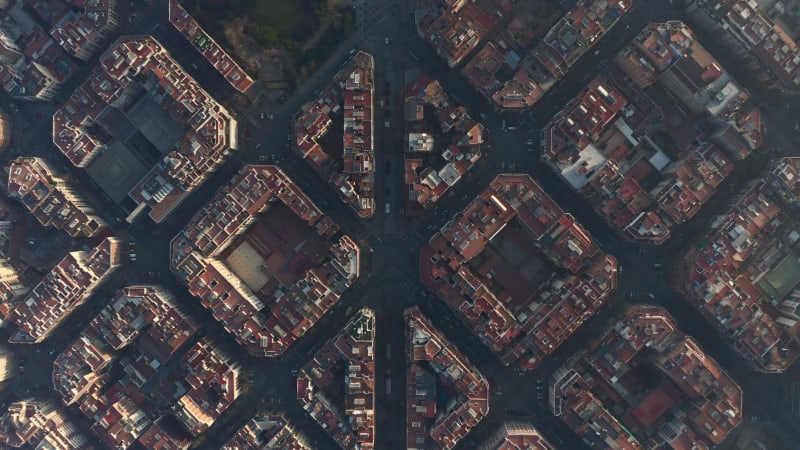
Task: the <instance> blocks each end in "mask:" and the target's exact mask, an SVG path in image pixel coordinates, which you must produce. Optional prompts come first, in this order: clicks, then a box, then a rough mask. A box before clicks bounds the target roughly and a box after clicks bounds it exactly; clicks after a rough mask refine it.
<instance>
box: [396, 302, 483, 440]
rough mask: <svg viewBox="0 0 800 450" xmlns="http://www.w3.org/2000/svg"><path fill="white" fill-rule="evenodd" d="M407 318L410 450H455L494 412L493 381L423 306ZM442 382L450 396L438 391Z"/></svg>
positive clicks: (407, 427)
mask: <svg viewBox="0 0 800 450" xmlns="http://www.w3.org/2000/svg"><path fill="white" fill-rule="evenodd" d="M403 317H404V318H405V321H406V349H405V350H406V448H408V450H428V449H443V450H447V449H451V448H453V447H455V446H456V445H457V444H458V442H459V441H460V440H461V439H463V438H464V437H465V436H466V435H467V434H469V432H470V431H471V430H472V429H473V428H474V427H475V426H476V425H477V424H478V423H480V422H481V421H482V420H483V419H484V418H485V417H486V416H487V415H488V414H489V382H488V381H487V380H486V378H485V377H484V376H483V375H482V374H481V373H480V372H479V371H478V370H477V369H476V368H475V366H474V365H473V364H472V363H471V362H470V361H469V360H468V359H467V358H466V357H465V356H464V355H463V354H462V353H461V352H460V351H458V349H457V348H455V346H454V345H453V344H452V343H450V341H448V340H447V338H445V337H444V335H443V334H442V332H441V331H439V330H438V329H436V328H435V327H434V326H433V324H431V322H430V320H429V319H428V318H427V317H425V316H424V315H423V314H422V312H421V311H420V310H419V308H418V307H416V306H415V307H412V308H409V309H406V310H405V311H404V312H403ZM437 379H438V381H437ZM440 383H441V384H442V385H444V386H446V389H447V390H448V392H450V394H451V395H450V398H448V395H445V394H441V393H438V392H437V386H439V385H440Z"/></svg>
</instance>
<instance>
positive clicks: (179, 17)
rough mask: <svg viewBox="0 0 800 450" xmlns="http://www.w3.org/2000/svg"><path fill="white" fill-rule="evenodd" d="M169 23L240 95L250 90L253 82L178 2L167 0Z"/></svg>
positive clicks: (177, 0) (176, 0)
mask: <svg viewBox="0 0 800 450" xmlns="http://www.w3.org/2000/svg"><path fill="white" fill-rule="evenodd" d="M169 23H171V24H172V26H174V27H175V28H176V29H177V30H178V31H179V32H180V33H181V34H182V35H183V37H185V38H186V39H187V40H188V41H189V42H191V43H192V44H193V45H194V47H195V48H196V49H197V51H198V52H200V54H201V55H203V57H204V58H205V59H206V60H207V61H208V62H209V63H210V64H211V65H212V66H214V68H215V69H217V72H219V74H220V75H222V76H223V77H224V78H225V81H227V82H228V83H230V85H231V86H233V88H234V89H236V90H237V91H239V92H241V93H244V92H246V91H247V90H248V89H250V86H252V85H253V83H254V82H255V81H254V80H253V79H252V78H251V77H250V75H248V74H247V72H245V71H244V69H242V67H241V66H239V64H238V63H236V61H235V60H234V59H233V58H232V57H231V56H230V55H229V54H228V53H227V52H226V51H225V50H224V49H223V48H222V47H221V46H220V45H219V44H217V41H215V40H214V38H212V37H211V36H209V35H208V33H206V32H205V31H204V30H203V29H202V28H201V27H200V24H198V23H197V21H196V20H194V18H193V17H192V16H191V15H189V12H188V11H186V9H184V8H183V6H181V5H180V1H179V0H169Z"/></svg>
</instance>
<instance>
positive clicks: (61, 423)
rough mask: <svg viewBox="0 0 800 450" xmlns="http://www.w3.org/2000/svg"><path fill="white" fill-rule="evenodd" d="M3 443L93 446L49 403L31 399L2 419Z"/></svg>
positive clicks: (57, 449) (59, 449) (81, 449)
mask: <svg viewBox="0 0 800 450" xmlns="http://www.w3.org/2000/svg"><path fill="white" fill-rule="evenodd" d="M0 444H2V445H3V446H4V447H6V448H20V447H28V446H29V447H30V448H43V449H44V448H47V449H53V450H89V449H91V448H92V446H91V445H90V443H89V440H88V439H86V437H85V436H83V435H82V434H81V433H80V431H78V428H77V427H76V426H75V425H74V424H73V423H72V422H71V421H70V420H69V418H67V415H66V414H65V413H64V412H63V411H61V410H59V409H57V408H56V406H55V405H53V403H52V402H50V401H48V400H40V399H35V398H28V399H25V400H21V401H17V402H14V403H12V404H10V405H9V406H8V410H7V411H6V412H5V414H3V415H2V416H0Z"/></svg>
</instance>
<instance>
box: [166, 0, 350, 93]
mask: <svg viewBox="0 0 800 450" xmlns="http://www.w3.org/2000/svg"><path fill="white" fill-rule="evenodd" d="M182 4H183V6H184V7H185V8H186V9H187V10H188V11H189V12H190V13H191V14H192V15H193V16H194V17H195V18H196V19H197V21H198V22H200V24H201V25H202V26H203V28H204V29H206V31H208V32H209V33H210V34H211V35H212V36H213V37H214V38H215V39H217V40H218V41H219V42H220V43H221V44H222V45H223V46H224V47H226V49H227V50H229V51H230V52H231V53H232V54H233V55H234V57H237V59H243V60H245V61H247V62H250V61H252V60H255V59H257V58H253V50H252V48H253V46H257V47H259V48H260V49H262V50H263V51H264V52H266V53H267V54H268V55H272V56H274V55H276V54H277V55H280V56H281V57H282V59H283V60H284V61H283V63H284V65H285V66H286V68H285V70H284V72H285V73H286V74H287V78H289V79H290V80H289V81H290V82H291V84H294V83H296V82H297V81H299V80H297V79H294V80H292V78H300V79H302V78H305V77H306V76H307V75H309V74H310V73H312V72H313V71H314V70H316V68H317V67H318V66H319V64H321V63H322V62H324V60H325V58H326V57H327V55H330V53H331V52H333V50H335V49H336V47H337V46H338V45H339V43H341V42H342V41H343V40H345V39H347V38H348V37H349V36H351V35H352V33H353V32H354V31H355V12H354V10H353V9H352V8H350V7H347V6H345V5H344V4H343V2H338V1H334V0H184V1H183V2H182ZM231 30H236V32H235V33H234V34H236V35H244V36H243V37H244V39H243V40H241V41H239V42H233V41H232V39H229V38H230V37H231V35H232V33H231ZM250 66H251V68H252V64H251V65H250Z"/></svg>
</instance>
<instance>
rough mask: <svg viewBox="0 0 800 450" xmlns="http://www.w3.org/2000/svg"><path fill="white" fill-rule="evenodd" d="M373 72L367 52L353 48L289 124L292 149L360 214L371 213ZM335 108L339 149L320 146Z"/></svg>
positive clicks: (373, 188)
mask: <svg viewBox="0 0 800 450" xmlns="http://www.w3.org/2000/svg"><path fill="white" fill-rule="evenodd" d="M374 72H375V60H374V58H373V57H372V55H370V54H369V53H364V52H358V53H356V54H355V56H353V58H352V60H351V61H350V62H349V63H347V64H346V65H345V67H344V69H342V70H341V71H339V72H338V73H337V74H336V75H335V76H334V78H333V81H332V82H331V84H330V85H328V87H326V88H325V90H324V91H323V93H321V94H319V95H318V96H317V98H316V99H315V100H313V101H310V102H308V103H306V104H304V105H303V106H302V107H301V108H300V111H299V112H298V113H297V115H296V116H295V119H294V124H293V132H294V145H293V147H294V149H295V151H297V152H298V153H299V154H300V156H301V157H303V159H305V160H306V162H308V163H309V164H311V167H312V168H313V169H314V170H315V171H316V172H317V173H318V174H319V176H321V177H322V178H323V179H324V180H327V181H328V182H329V183H330V184H331V185H332V186H333V188H334V189H336V192H337V194H338V195H339V198H340V199H341V200H342V201H343V202H344V203H345V204H347V205H349V206H350V207H351V208H352V209H353V210H354V211H355V212H356V214H358V216H359V217H361V218H362V219H366V218H368V217H372V215H373V214H374V213H375V142H374V128H373V127H374V126H375V123H374V121H375V111H374V108H375V105H374V102H375V100H374V95H375V87H374V85H373V83H374V79H373V77H374ZM340 112H341V115H342V120H343V134H344V136H343V138H342V149H341V151H339V149H338V148H337V146H335V145H330V146H326V147H328V148H323V147H322V145H321V144H320V142H323V141H322V139H323V138H324V137H325V136H326V135H327V134H328V132H329V131H330V126H331V124H332V123H333V120H332V118H331V116H332V115H334V114H335V115H338V114H339V113H340ZM337 134H338V133H337ZM337 155H340V156H337Z"/></svg>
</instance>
